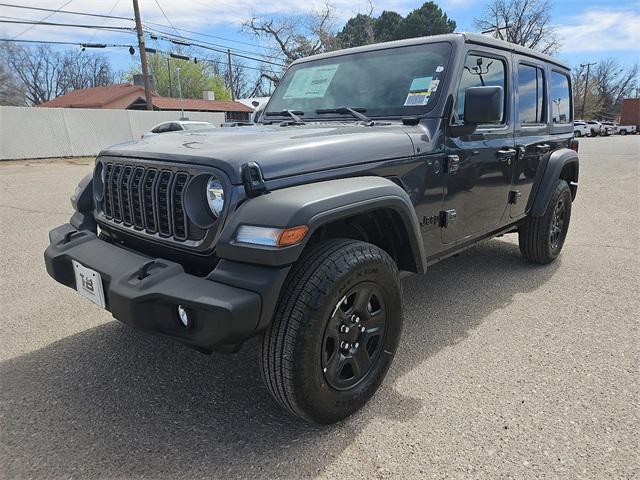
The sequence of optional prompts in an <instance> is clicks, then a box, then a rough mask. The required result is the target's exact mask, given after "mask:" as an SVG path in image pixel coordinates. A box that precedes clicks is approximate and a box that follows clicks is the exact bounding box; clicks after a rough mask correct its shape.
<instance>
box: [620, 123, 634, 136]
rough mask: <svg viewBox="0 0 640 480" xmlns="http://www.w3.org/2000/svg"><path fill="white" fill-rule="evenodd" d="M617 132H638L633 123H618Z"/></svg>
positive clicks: (626, 133) (625, 133)
mask: <svg viewBox="0 0 640 480" xmlns="http://www.w3.org/2000/svg"><path fill="white" fill-rule="evenodd" d="M618 133H619V134H620V135H629V134H633V133H638V132H637V128H636V126H635V125H618Z"/></svg>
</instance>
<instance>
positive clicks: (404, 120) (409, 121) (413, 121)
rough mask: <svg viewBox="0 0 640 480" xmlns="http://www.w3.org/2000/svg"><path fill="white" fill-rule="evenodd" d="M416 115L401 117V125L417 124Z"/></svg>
mask: <svg viewBox="0 0 640 480" xmlns="http://www.w3.org/2000/svg"><path fill="white" fill-rule="evenodd" d="M418 122H419V120H418V117H402V124H403V125H418Z"/></svg>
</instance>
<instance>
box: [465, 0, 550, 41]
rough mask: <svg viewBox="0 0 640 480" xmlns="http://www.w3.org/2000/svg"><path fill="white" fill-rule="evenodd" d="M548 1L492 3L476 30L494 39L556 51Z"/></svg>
mask: <svg viewBox="0 0 640 480" xmlns="http://www.w3.org/2000/svg"><path fill="white" fill-rule="evenodd" d="M549 10H550V4H549V1H548V0H493V1H492V2H491V3H490V4H489V5H488V6H487V9H486V11H485V13H484V14H483V16H482V17H479V18H476V19H475V24H476V27H477V28H478V29H479V30H480V31H482V32H483V33H491V34H492V35H493V36H494V37H495V38H499V39H501V40H506V41H507V42H511V43H516V44H518V45H522V46H525V47H528V48H534V49H536V50H539V51H541V52H543V53H553V52H555V51H556V50H557V49H558V48H559V43H558V40H557V38H556V36H555V33H554V30H553V27H552V26H551V17H550V15H549Z"/></svg>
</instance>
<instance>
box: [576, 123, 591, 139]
mask: <svg viewBox="0 0 640 480" xmlns="http://www.w3.org/2000/svg"><path fill="white" fill-rule="evenodd" d="M590 133H591V127H590V126H589V125H587V124H586V123H585V122H582V121H580V120H576V121H575V122H573V134H574V135H575V136H576V137H587V136H589V134H590Z"/></svg>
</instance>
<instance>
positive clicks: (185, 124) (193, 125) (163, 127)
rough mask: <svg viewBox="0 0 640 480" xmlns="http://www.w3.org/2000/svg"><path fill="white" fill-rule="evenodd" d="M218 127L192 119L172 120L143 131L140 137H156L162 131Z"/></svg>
mask: <svg viewBox="0 0 640 480" xmlns="http://www.w3.org/2000/svg"><path fill="white" fill-rule="evenodd" d="M212 128H216V127H215V125H213V124H212V123H209V122H195V121H191V120H173V121H170V122H162V123H161V124H159V125H156V126H155V127H153V128H152V129H151V130H150V131H149V132H147V133H143V134H142V137H140V138H148V137H155V136H156V135H159V134H161V133H169V132H184V131H195V130H210V129H212Z"/></svg>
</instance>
